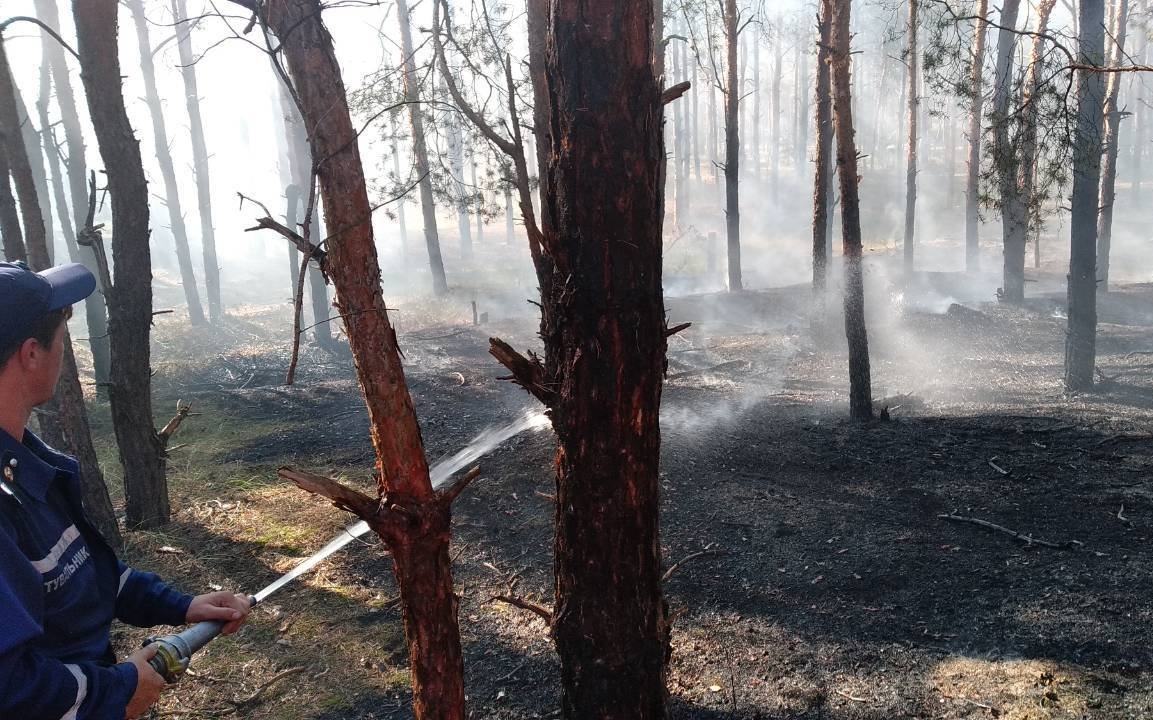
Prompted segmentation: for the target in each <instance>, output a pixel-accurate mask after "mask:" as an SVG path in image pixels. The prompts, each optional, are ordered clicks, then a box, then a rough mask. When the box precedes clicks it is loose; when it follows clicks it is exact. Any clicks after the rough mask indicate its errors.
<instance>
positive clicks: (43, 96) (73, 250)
mask: <svg viewBox="0 0 1153 720" xmlns="http://www.w3.org/2000/svg"><path fill="white" fill-rule="evenodd" d="M51 42H53V41H52V40H51V39H48V40H44V39H42V45H43V49H42V50H41V63H40V88H39V94H38V95H37V98H36V116H37V118H38V119H39V121H40V147H41V149H42V151H43V153H44V157H45V158H46V159H47V162H48V168H47V170H46V174H47V176H48V181H49V184H50V186H51V191H52V200H53V202H54V204H55V206H56V207H55V210H56V218H57V220H58V221H59V223H60V232H61V234H62V235H63V236H64V246H65V248H67V250H68V257H69V259H71V260H72V261H73V262H79V260H77V258H78V257H79V256H80V255H79V253H80V250H79V246H78V245H77V243H76V228H75V227H74V226H73V225H72V222H73V220H72V217H71V215H70V214H69V212H70V211H69V209H68V194H67V193H66V192H65V191H64V177H63V175H62V170H61V168H60V156H59V154H58V149H59V148H58V147H57V142H56V137H55V134H54V133H53V132H52V121H51V119H50V118H49V117H48V103H49V102H51V100H52V65H51V61H50V60H49V56H48V44H49V43H51ZM48 217H49V216H47V215H46V216H45V222H46V223H47V224H49V225H50V224H51V221H50V220H48ZM97 300H98V301H99V300H100V297H99V296H97Z"/></svg>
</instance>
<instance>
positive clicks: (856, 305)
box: [825, 0, 873, 420]
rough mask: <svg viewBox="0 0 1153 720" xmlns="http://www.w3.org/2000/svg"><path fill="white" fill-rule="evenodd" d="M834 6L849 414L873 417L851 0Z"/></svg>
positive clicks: (833, 49)
mask: <svg viewBox="0 0 1153 720" xmlns="http://www.w3.org/2000/svg"><path fill="white" fill-rule="evenodd" d="M825 1H826V2H829V3H830V4H831V5H832V14H831V18H832V22H831V28H830V31H831V38H830V40H831V42H830V50H829V55H830V63H831V65H832V70H831V72H832V80H833V115H834V122H835V126H836V131H837V177H838V178H839V179H840V185H841V243H842V255H843V256H844V283H845V337H846V338H847V339H848V343H849V416H850V417H852V418H853V419H854V420H869V419H872V417H873V390H872V379H871V375H870V370H869V337H868V332H867V330H866V328H865V279H864V273H863V271H862V268H861V210H860V200H859V195H858V190H859V188H858V183H859V182H860V178H859V177H858V174H857V142H856V138H855V131H854V129H853V99H852V78H851V75H850V69H851V58H852V55H851V48H850V43H849V23H850V17H851V15H850V12H851V0H825Z"/></svg>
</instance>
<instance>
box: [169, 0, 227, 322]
mask: <svg viewBox="0 0 1153 720" xmlns="http://www.w3.org/2000/svg"><path fill="white" fill-rule="evenodd" d="M187 18H188V9H187V7H186V3H185V0H172V19H173V20H174V21H175V22H177V23H181V22H182V21H184V20H186V19H187ZM176 48H177V51H178V52H179V54H180V75H181V79H182V80H183V81H184V103H185V105H186V106H187V108H188V132H189V136H190V137H191V140H192V170H193V172H194V173H195V175H196V204H197V209H198V210H199V211H200V243H201V246H202V247H203V251H204V290H205V297H206V299H207V300H208V317H209V319H210V320H211V321H212V323H213V324H214V325H219V324H220V323H221V322H223V320H224V305H223V302H222V301H221V298H220V261H219V260H217V258H216V227H215V225H214V224H213V221H212V186H211V179H210V177H209V171H208V144H207V142H206V141H205V139H204V121H203V119H201V117H200V91H199V89H198V84H197V81H196V61H195V58H194V57H193V53H192V28H191V26H190V25H188V24H187V23H183V24H178V25H177V26H176Z"/></svg>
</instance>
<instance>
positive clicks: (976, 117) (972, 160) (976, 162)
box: [965, 0, 989, 273]
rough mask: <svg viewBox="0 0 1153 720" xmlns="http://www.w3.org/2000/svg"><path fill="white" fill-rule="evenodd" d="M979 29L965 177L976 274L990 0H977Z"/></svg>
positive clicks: (969, 263)
mask: <svg viewBox="0 0 1153 720" xmlns="http://www.w3.org/2000/svg"><path fill="white" fill-rule="evenodd" d="M976 15H977V26H976V28H975V29H974V31H973V32H974V39H973V60H972V63H973V64H972V68H971V69H970V72H969V92H970V93H972V96H971V98H970V99H971V102H970V106H969V161H968V165H967V172H966V175H965V270H966V271H968V272H971V273H975V272H977V271H978V270H980V269H981V245H980V238H979V235H978V233H979V229H980V223H981V216H980V213H979V211H978V206H979V205H980V199H981V187H980V182H981V135H982V127H983V123H982V117H983V113H982V110H983V108H984V105H985V94H984V89H983V88H984V77H985V75H984V70H985V36H986V34H987V32H986V31H987V29H988V22H987V20H988V17H989V0H977V11H976Z"/></svg>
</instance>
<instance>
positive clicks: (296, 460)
mask: <svg viewBox="0 0 1153 720" xmlns="http://www.w3.org/2000/svg"><path fill="white" fill-rule="evenodd" d="M873 285H874V286H875V287H876V289H875V291H874V295H873V297H871V298H870V302H871V307H872V310H871V313H872V314H871V327H870V332H871V337H870V340H871V347H872V351H873V377H874V386H873V387H874V396H875V397H876V398H877V400H878V401H877V410H878V412H880V411H881V410H882V409H884V410H885V414H886V415H887V417H888V418H889V419H887V420H882V419H878V420H876V421H874V422H871V423H867V424H854V423H850V422H849V421H847V420H846V416H847V387H846V383H847V369H846V357H845V353H844V347H843V340H842V339H841V338H842V334H841V333H840V331H839V325H838V323H839V322H840V320H839V319H838V318H836V317H835V316H834V317H831V318H829V319H827V320H826V321H824V322H823V323H821V322H817V323H815V325H816V327H817V328H818V329H817V330H816V331H814V330H813V326H814V321H813V318H812V317H811V316H810V311H809V309H808V308H809V307H810V303H811V295H810V291H809V289H808V288H807V287H794V288H785V289H778V290H770V291H765V292H748V293H740V294H736V295H698V296H690V297H682V298H670V299H669V301H668V315H669V323H670V325H672V324H676V323H680V322H686V321H691V322H693V323H694V324H693V327H692V328H690V329H689V330H688V331H685V332H683V333H681V334H678V335H676V336H674V337H673V338H671V339H670V344H669V375H668V381H667V385H666V389H665V395H664V410H663V415H662V417H663V423H662V439H663V468H664V469H663V473H662V488H663V504H662V513H663V514H662V542H663V546H664V554H665V558H666V566H667V567H669V568H674V569H673V571H672V573H671V575H670V576H669V577H668V579H667V582H666V593H667V599H668V602H669V604H670V607H671V610H672V613H673V615H674V617H675V622H674V626H673V627H674V630H673V637H672V642H673V656H672V657H673V659H672V665H671V667H670V672H669V691H670V708H671V716H672V717H674V718H686V719H687V718H702V719H703V718H721V717H725V718H780V719H782V720H783V719H795V720H800V719H801V718H836V719H838V720H840V719H844V720H849V719H856V718H860V719H864V718H869V719H876V720H881V719H889V718H984V717H1000V718H1014V719H1021V720H1024V719H1025V718H1031V719H1034V718H1035V719H1038V720H1040V719H1045V718H1115V719H1118V720H1120V719H1122V718H1145V717H1153V695H1151V694H1150V693H1151V689H1153V675H1151V671H1153V650H1151V648H1153V622H1151V621H1153V603H1151V602H1150V597H1151V596H1153V572H1151V571H1153V566H1151V565H1150V558H1149V552H1148V550H1149V545H1150V538H1151V537H1153V484H1151V480H1150V467H1151V465H1153V443H1151V442H1150V441H1151V439H1153V434H1151V431H1153V427H1151V424H1153V423H1151V421H1153V354H1148V353H1150V352H1151V351H1153V286H1148V285H1143V286H1127V287H1123V288H1121V289H1119V290H1117V291H1116V292H1114V293H1111V294H1109V295H1107V296H1103V298H1102V303H1101V308H1100V318H1101V326H1100V336H1099V343H1098V349H1099V355H1100V363H1099V367H1100V369H1101V382H1100V387H1099V391H1098V392H1095V393H1092V394H1084V395H1077V396H1069V395H1066V394H1065V393H1064V392H1063V390H1062V384H1061V368H1062V359H1063V352H1064V349H1063V343H1064V328H1065V325H1064V319H1063V315H1062V305H1063V298H1062V295H1061V294H1060V293H1059V292H1056V291H1053V292H1045V290H1044V287H1041V286H1039V287H1038V288H1033V287H1031V288H1030V290H1031V291H1038V290H1039V291H1040V292H1035V293H1034V294H1035V295H1037V297H1035V298H1034V299H1031V300H1030V301H1029V303H1028V304H1027V305H1026V306H1025V307H1023V308H1011V307H1006V306H1001V305H997V304H996V303H991V302H974V301H973V300H972V299H971V298H965V295H964V293H963V292H962V291H961V290H963V286H964V285H965V283H964V281H963V280H962V279H961V278H960V277H950V276H947V275H939V276H934V275H928V274H926V275H925V276H923V277H920V278H919V283H918V284H916V285H915V286H914V287H912V288H911V289H909V290H906V291H905V292H903V293H898V292H896V291H894V290H892V289H891V288H887V287H885V286H884V285H883V284H882V283H874V284H873ZM958 299H962V300H967V301H966V302H965V303H964V304H963V305H961V304H955V302H956V300H958ZM462 304H467V303H466V302H463V301H462ZM830 304H831V305H836V304H838V303H835V302H834V303H830ZM482 305H483V303H482ZM401 310H402V313H403V311H404V310H405V308H404V306H403V305H402V306H401ZM402 317H405V326H404V328H403V332H402V336H401V343H402V347H403V350H404V352H405V361H406V368H407V371H408V379H409V387H410V390H411V391H412V393H413V396H414V399H415V403H416V406H417V411H418V414H419V416H420V419H421V423H422V426H423V428H424V436H425V440H426V443H427V447H428V453H429V457H430V458H431V459H434V460H435V459H436V458H438V457H441V456H444V455H447V454H451V453H452V452H455V451H456V450H457V449H459V448H460V447H462V446H464V445H465V444H467V443H468V441H469V440H470V439H471V438H472V437H474V436H475V435H476V434H477V433H478V432H480V431H481V430H483V429H485V428H487V427H490V426H495V425H500V424H504V423H506V422H509V421H511V420H513V419H515V418H516V417H517V416H519V415H520V414H521V413H522V412H523V411H524V410H525V409H531V408H533V404H532V401H531V398H529V397H528V396H527V395H526V394H524V393H523V392H522V391H521V390H520V389H519V388H517V387H515V386H511V385H510V384H509V383H506V382H503V381H500V380H498V379H497V377H498V376H500V375H502V374H504V373H503V371H502V368H500V367H498V366H497V365H496V363H495V361H493V360H492V359H491V358H490V357H489V356H488V354H487V349H488V338H489V336H492V335H495V336H499V337H502V338H504V339H505V340H507V341H509V342H511V343H512V344H513V345H514V346H517V347H519V348H521V349H526V348H532V347H534V346H535V343H536V342H537V340H536V337H535V328H534V327H533V320H532V317H531V316H530V315H529V314H528V313H527V312H525V313H523V314H518V315H512V314H509V315H495V316H494V317H493V318H492V320H491V322H490V323H489V324H487V325H483V326H480V327H474V326H472V325H471V323H470V322H469V319H468V318H467V317H465V316H464V314H463V313H462V314H461V316H460V317H449V318H448V319H447V320H446V319H445V317H443V316H441V317H437V318H430V320H429V322H427V323H424V324H423V325H422V323H421V322H420V320H419V318H416V319H414V318H413V317H412V314H411V313H410V314H409V315H403V314H402ZM173 322H175V321H173ZM246 322H249V321H247V320H243V319H241V318H237V319H236V325H237V326H240V327H247V328H248V330H247V331H246V332H247V333H248V334H247V335H241V334H238V335H236V336H235V337H233V338H232V339H231V340H227V341H225V340H219V339H218V340H217V342H218V343H219V344H220V351H219V353H217V354H215V355H213V356H210V357H208V359H207V360H206V361H204V362H199V363H188V362H186V361H184V360H179V361H178V360H173V362H174V363H176V364H177V365H178V366H179V368H180V370H179V372H176V373H169V376H170V378H169V379H168V380H165V379H164V378H163V375H162V376H159V377H158V383H160V384H159V386H158V391H157V392H158V395H160V396H162V397H163V398H168V397H169V396H171V397H172V398H175V397H176V396H177V395H179V396H180V397H183V398H184V399H190V398H191V399H192V400H193V401H194V402H195V403H197V405H198V407H201V408H204V414H203V415H201V416H200V417H198V418H192V419H191V420H190V421H189V424H190V427H189V428H188V429H187V430H186V431H182V433H186V434H185V435H182V436H181V438H180V439H181V441H182V442H185V443H188V447H187V448H186V449H185V450H182V451H179V450H178V451H176V452H175V453H174V460H173V464H174V466H175V468H176V469H175V470H174V472H175V474H176V476H177V477H176V478H174V481H173V482H174V488H175V489H174V496H175V498H174V507H176V508H177V512H176V518H175V522H174V523H173V525H171V526H169V527H168V528H166V529H165V530H164V531H163V532H161V533H152V534H136V535H135V536H134V538H133V540H132V541H131V546H130V548H129V555H130V556H131V557H132V558H133V560H134V561H135V562H136V564H137V565H140V566H144V567H149V568H154V569H160V570H161V571H163V572H165V573H166V574H167V575H169V576H171V577H173V578H175V579H177V580H178V581H179V582H180V583H181V584H182V585H185V586H187V587H190V588H195V587H203V586H207V585H211V584H216V585H225V586H230V587H243V588H244V589H246V590H249V591H255V590H256V589H259V587H262V586H263V585H264V584H266V583H267V582H270V581H271V580H273V579H274V578H275V577H276V576H277V575H278V574H279V573H280V572H283V571H284V570H287V569H288V568H290V567H291V566H292V564H293V563H294V562H297V561H298V560H299V558H300V557H303V556H304V555H306V554H307V553H308V552H310V551H312V550H315V549H316V548H318V547H320V546H321V545H323V544H324V542H326V541H327V539H328V538H329V537H331V536H332V535H333V534H334V532H335V530H336V529H337V528H339V526H340V524H341V523H342V522H346V521H347V518H344V517H342V515H341V514H340V513H339V512H337V511H335V510H332V509H326V508H325V506H324V504H323V503H322V502H320V501H318V500H315V499H313V498H310V497H306V496H302V494H301V493H299V492H298V491H295V490H292V489H289V488H284V487H282V486H281V485H280V484H278V483H276V482H275V479H274V474H275V473H274V469H275V467H276V466H278V465H281V464H291V465H296V466H299V467H302V468H307V469H310V470H313V471H316V472H332V473H342V474H344V475H345V476H346V477H348V478H351V479H353V480H356V479H358V478H359V479H367V477H368V473H369V470H370V466H371V462H372V452H371V447H370V445H369V443H368V437H367V419H366V415H365V412H364V408H363V405H362V404H361V401H360V398H359V393H358V389H357V386H356V385H355V382H354V381H353V379H352V375H351V366H350V361H349V359H348V358H347V357H345V356H342V355H341V354H340V353H335V354H333V353H327V352H324V351H321V350H319V349H316V348H306V352H305V356H304V357H303V358H302V361H301V376H300V379H299V380H298V384H297V385H296V386H294V387H291V388H287V387H284V386H282V385H280V382H281V381H282V376H281V373H282V371H283V368H284V366H285V365H286V364H287V350H286V347H285V346H286V345H287V342H286V341H285V342H279V341H278V342H276V343H273V342H272V341H270V340H269V339H268V337H267V335H266V334H265V333H264V332H263V331H262V329H261V327H259V326H258V324H256V321H252V324H251V325H245V323H246ZM166 332H169V333H170V335H165V333H166ZM161 335H162V340H161V342H162V343H163V342H164V340H163V338H164V337H170V336H175V335H176V333H175V331H174V330H172V329H169V330H165V329H164V328H162V332H161ZM249 336H250V337H249ZM171 343H172V347H171V348H168V349H169V350H173V351H174V350H175V349H176V346H178V345H179V344H180V341H177V340H172V341H171ZM174 354H175V355H177V356H179V355H180V354H179V353H174ZM158 355H159V356H160V357H161V358H164V357H168V358H169V359H172V357H173V355H172V354H169V355H167V356H166V354H165V348H164V347H161V349H159V350H158ZM181 363H183V364H181ZM158 403H159V406H160V407H167V406H168V402H167V400H166V399H165V400H164V401H163V402H162V401H159V400H158ZM198 425H199V428H198V427H197V426H198ZM221 428H224V429H226V430H227V433H229V434H228V435H227V437H226V438H225V440H220V437H219V433H220V432H224V430H221ZM212 432H216V433H217V435H213V436H212V437H214V438H215V440H214V442H215V444H214V445H213V447H212V449H211V452H209V451H208V450H204V451H203V452H202V453H201V454H200V455H197V456H195V459H184V460H182V459H181V458H180V453H181V452H197V447H198V445H197V443H201V445H204V444H206V443H207V440H206V439H201V438H205V437H207V435H208V434H211V433H212ZM228 438H231V439H228ZM552 452H553V444H552V438H551V435H550V434H548V433H545V432H542V433H536V434H525V435H521V436H519V437H517V438H514V439H513V440H511V441H510V442H508V443H506V444H505V445H504V446H502V447H501V448H499V449H497V450H496V451H494V452H493V453H492V454H491V455H489V456H488V457H487V458H486V459H484V460H483V461H481V463H480V465H481V467H482V469H483V475H482V479H481V480H479V481H477V482H476V483H475V484H474V485H473V486H472V488H471V489H470V490H469V491H468V492H467V493H466V495H465V496H464V497H463V498H462V499H461V500H460V501H458V504H457V507H456V511H455V516H454V523H455V526H454V533H455V537H454V550H453V552H454V559H455V573H456V580H457V585H458V588H459V592H460V594H461V609H460V624H461V630H462V634H463V639H464V643H465V648H466V674H467V692H468V695H469V708H470V712H471V714H472V716H473V717H476V718H508V719H513V718H517V719H519V718H540V717H555V716H557V714H558V713H557V710H556V708H557V707H558V700H557V698H558V693H559V688H558V682H557V677H558V667H557V660H556V657H555V654H554V653H553V651H552V647H551V644H550V642H549V639H548V636H547V631H546V628H545V626H544V623H543V621H542V620H541V619H540V618H538V617H537V616H535V615H533V614H532V613H529V612H525V611H522V610H519V609H515V608H511V607H509V606H508V605H505V604H503V603H500V602H497V601H494V600H493V597H494V596H495V595H498V594H506V593H509V592H512V593H514V594H517V595H519V596H522V597H524V598H526V599H530V600H533V601H535V602H538V603H541V604H544V605H548V604H549V602H550V600H551V595H552V583H551V543H552V500H551V493H552V491H553V490H552V470H551V462H552ZM240 476H245V477H249V478H250V481H248V482H240V481H239V480H238V479H237V478H238V477H240ZM182 479H183V480H182ZM278 514H279V515H278ZM274 516H275V517H276V518H278V519H277V521H276V524H275V527H276V528H277V533H279V534H276V533H273V534H271V535H269V533H271V531H268V530H267V528H269V527H273V521H272V519H271V518H273V517H274ZM942 516H952V517H942ZM975 521H980V522H975ZM981 523H989V524H993V525H996V526H997V528H999V529H997V528H991V527H989V526H988V525H986V524H981ZM294 531H295V532H299V533H300V534H299V535H295V534H293V532H294ZM266 536H267V537H266ZM270 538H271V539H270ZM366 544H367V545H369V546H368V547H366V546H365V545H364V544H354V545H352V546H350V548H351V549H349V550H346V551H344V552H342V553H341V554H339V555H337V556H335V557H334V558H333V559H332V561H331V562H330V563H328V564H326V565H325V566H324V567H323V568H322V569H320V570H319V571H318V573H317V575H315V576H310V577H309V578H307V579H305V580H304V581H303V582H300V583H298V584H296V585H294V586H291V587H289V588H288V589H286V590H285V591H284V592H283V594H281V595H279V596H276V597H274V598H273V599H272V600H270V601H269V603H268V605H267V607H261V608H258V610H257V611H256V613H255V614H254V620H253V622H252V623H251V624H250V627H248V628H247V629H246V630H244V631H243V632H242V633H241V634H240V635H239V636H238V637H237V638H235V639H230V640H222V641H220V643H219V646H213V648H211V649H210V651H209V652H208V653H207V654H206V655H205V657H203V658H198V659H197V664H196V665H195V666H194V669H195V671H196V672H197V675H195V676H193V677H190V678H188V679H187V680H186V681H185V684H184V685H182V686H181V687H180V688H178V689H176V690H173V691H172V692H171V693H169V695H168V696H167V697H166V699H165V701H164V704H163V706H162V712H163V713H165V714H166V715H170V716H181V717H189V718H192V717H218V716H221V715H229V714H234V715H236V716H238V717H251V718H316V719H320V718H326V719H335V718H348V719H358V720H369V719H378V718H406V717H411V711H410V710H409V709H408V704H407V699H408V696H407V677H406V675H405V670H404V668H405V650H404V645H403V637H402V630H401V626H400V618H399V608H398V607H397V604H396V602H395V597H396V588H395V584H394V582H393V580H392V577H391V572H390V568H389V564H388V559H387V557H385V556H384V555H383V554H382V553H381V552H380V549H379V547H378V546H374V545H373V543H372V541H369V542H368V543H366ZM164 547H167V548H169V550H173V549H175V550H178V551H179V552H178V553H174V552H169V551H162V548H164ZM136 637H137V635H136V634H132V633H127V632H126V633H125V635H124V642H125V643H126V644H127V643H129V642H131V641H132V640H134V639H135V638H136ZM294 668H302V669H301V670H293V669H294ZM285 670H292V671H293V674H292V675H291V677H285V678H284V679H282V680H278V681H277V682H275V683H274V684H272V685H269V686H267V687H266V688H265V689H264V690H263V691H262V692H260V693H259V694H258V696H257V697H255V698H254V699H251V700H249V701H248V702H242V701H244V700H245V699H247V698H248V697H249V696H250V695H252V693H253V692H255V691H256V690H257V689H259V688H260V687H261V686H262V685H263V684H264V683H267V682H268V681H270V680H272V679H273V678H276V677H277V676H278V674H279V673H282V672H284V671H285Z"/></svg>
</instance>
